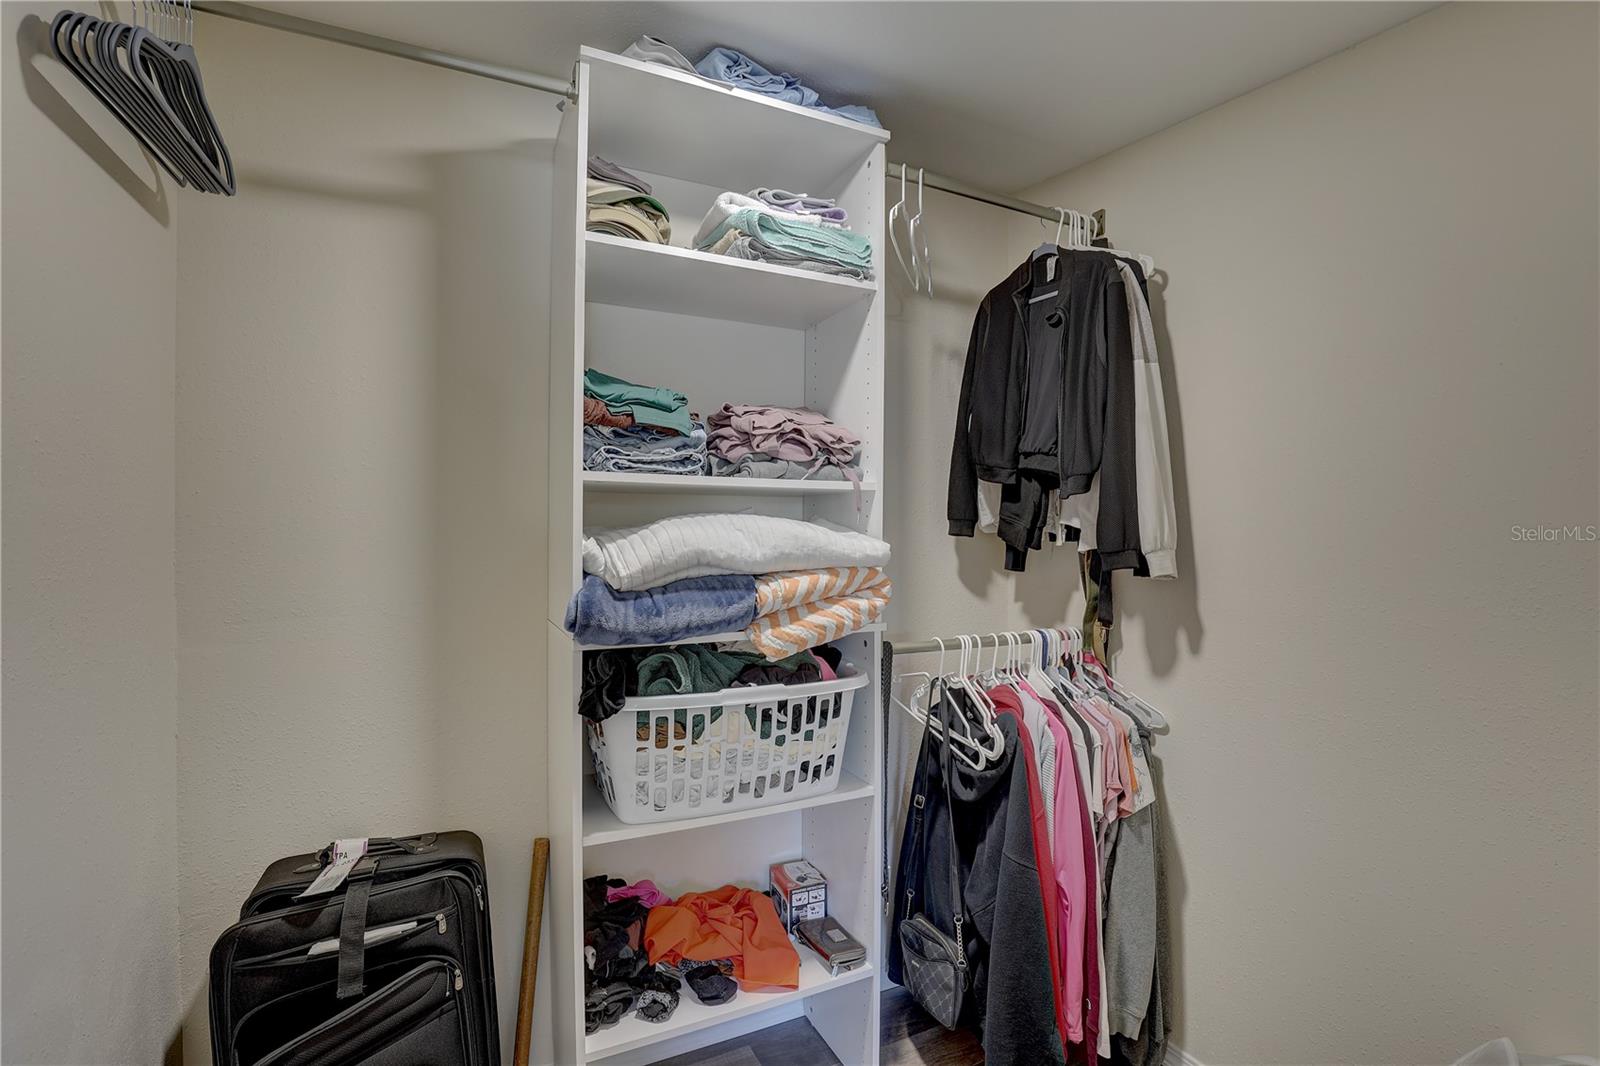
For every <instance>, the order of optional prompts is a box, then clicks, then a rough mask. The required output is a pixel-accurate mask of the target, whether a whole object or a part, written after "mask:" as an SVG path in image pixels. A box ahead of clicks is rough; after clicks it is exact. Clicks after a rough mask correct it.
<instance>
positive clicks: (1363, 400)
mask: <svg viewBox="0 0 1600 1066" xmlns="http://www.w3.org/2000/svg"><path fill="white" fill-rule="evenodd" d="M1596 11H1597V9H1596V7H1595V6H1594V5H1590V4H1584V5H1559V4H1553V5H1544V4H1512V5H1494V4H1490V5H1482V4H1466V5H1451V6H1448V7H1445V8H1441V9H1439V10H1438V11H1436V12H1433V13H1430V14H1428V15H1425V16H1423V17H1422V18H1419V19H1417V20H1415V21H1413V22H1411V23H1409V24H1407V25H1405V26H1403V27H1400V28H1398V29H1396V30H1393V31H1390V32H1389V33H1386V34H1384V35H1382V36H1379V37H1377V38H1375V39H1373V40H1370V41H1368V42H1367V43H1365V44H1362V45H1359V46H1357V47H1355V48H1353V49H1351V50H1349V51H1347V52H1344V53H1342V54H1340V55H1338V56H1335V57H1332V58H1330V59H1328V60H1326V61H1324V62H1322V63H1319V64H1317V65H1315V66H1313V67H1310V68H1308V69H1306V70H1304V71H1301V72H1300V73H1298V74H1295V75H1293V76H1291V77H1288V78H1285V79H1283V80H1281V81H1278V82H1275V83H1273V84H1272V85H1269V86H1266V87H1264V88H1262V89H1260V90H1258V91H1256V92H1254V93H1251V94H1249V95H1248V96H1245V97H1242V98H1240V99H1237V100H1235V101H1233V102H1231V103H1228V104H1226V105H1223V106H1221V107H1219V108H1216V109H1215V110H1212V111H1209V112H1207V113H1205V114H1203V115H1200V116H1198V117H1196V118H1194V119H1192V120H1190V121H1188V122H1185V123H1183V124H1181V125H1179V126H1176V127H1174V128H1172V129H1170V130H1167V131H1165V132H1163V133H1160V134H1157V135H1156V136H1153V137H1151V138H1148V139H1146V140H1144V141H1141V142H1139V143H1137V144H1134V145H1132V146H1130V147H1128V148H1125V149H1123V150H1121V151H1118V152H1116V153H1113V154H1112V155H1110V156H1108V157H1106V158H1104V159H1102V160H1099V161H1097V162H1095V163H1092V164H1089V165H1087V166H1084V167H1082V168H1079V169H1077V170H1075V171H1072V172H1071V173H1069V174H1066V175H1064V176H1063V177H1061V178H1059V179H1057V180H1054V181H1051V182H1049V183H1046V184H1044V185H1042V186H1040V187H1038V188H1034V189H1031V190H1027V191H1025V192H1024V193H1022V194H1021V195H1024V196H1026V197H1027V198H1029V199H1032V200H1035V201H1038V202H1044V203H1061V204H1065V205H1068V206H1073V207H1076V208H1078V209H1080V210H1092V209H1094V208H1097V207H1104V208H1106V209H1107V210H1108V211H1109V214H1110V231H1111V235H1112V237H1113V238H1114V240H1115V241H1116V243H1117V244H1118V246H1119V247H1124V248H1129V249H1134V250H1138V251H1144V252H1149V253H1151V254H1153V255H1155V256H1156V258H1157V260H1158V262H1159V264H1160V265H1161V266H1162V267H1163V268H1164V270H1165V271H1166V275H1167V280H1166V284H1165V285H1164V286H1162V287H1161V289H1160V293H1159V298H1158V299H1156V300H1155V301H1154V302H1155V305H1156V306H1155V318H1156V329H1157V335H1158V340H1159V342H1160V344H1161V349H1162V356H1163V359H1164V360H1165V362H1166V366H1165V368H1164V370H1165V373H1166V385H1167V397H1168V403H1169V408H1168V415H1169V426H1170V429H1171V431H1172V438H1173V442H1174V458H1175V463H1176V468H1177V470H1176V473H1177V480H1178V486H1177V492H1178V506H1179V514H1180V518H1181V526H1180V531H1181V535H1182V540H1183V547H1182V550H1181V552H1180V561H1179V566H1180V572H1181V577H1180V579H1179V580H1178V581H1177V582H1176V583H1174V584H1158V583H1152V582H1145V581H1137V580H1133V579H1126V580H1119V582H1118V586H1117V588H1118V594H1119V596H1120V597H1121V600H1120V604H1121V606H1120V621H1121V625H1122V631H1121V638H1120V643H1121V649H1122V651H1121V654H1120V655H1119V656H1118V657H1117V663H1118V667H1119V669H1120V671H1121V673H1122V674H1123V676H1124V677H1125V678H1126V679H1128V680H1129V681H1130V682H1131V683H1132V684H1133V686H1134V687H1135V688H1136V689H1137V690H1138V691H1141V692H1144V693H1146V694H1147V695H1150V696H1151V697H1152V698H1154V700H1155V702H1156V703H1158V704H1159V705H1160V706H1162V707H1164V708H1166V709H1167V710H1168V711H1169V712H1170V714H1171V716H1172V718H1173V721H1174V729H1173V732H1172V734H1171V735H1170V736H1168V737H1166V738H1164V739H1162V740H1161V741H1160V742H1159V744H1158V748H1159V750H1160V752H1161V754H1162V756H1163V757H1164V760H1165V766H1166V771H1167V772H1166V778H1165V784H1166V788H1167V793H1168V796H1169V804H1170V805H1169V814H1170V819H1171V824H1170V832H1171V839H1172V841H1173V845H1174V851H1175V856H1176V861H1175V862H1174V864H1173V870H1172V875H1171V876H1172V882H1171V884H1172V896H1173V907H1174V909H1175V911H1176V914H1175V919H1176V922H1177V927H1178V933H1179V941H1178V954H1177V965H1178V973H1179V979H1178V985H1179V987H1180V989H1181V998H1180V1000H1179V1002H1178V1020H1179V1026H1178V1029H1177V1031H1176V1032H1175V1033H1174V1039H1175V1041H1176V1042H1177V1044H1178V1045H1179V1046H1181V1047H1183V1048H1184V1050H1186V1051H1188V1052H1189V1053H1191V1054H1192V1055H1194V1056H1196V1057H1197V1058H1198V1059H1199V1060H1200V1061H1202V1062H1205V1063H1208V1064H1212V1066H1215V1064H1221V1063H1243V1062H1255V1063H1266V1062H1272V1063H1324V1062H1386V1063H1399V1062H1407V1063H1425V1062H1429V1063H1437V1062H1448V1061H1451V1060H1453V1059H1454V1058H1455V1057H1456V1056H1458V1055H1459V1054H1461V1053H1463V1052H1465V1051H1466V1050H1468V1049H1470V1048H1472V1047H1473V1046H1474V1045H1476V1044H1477V1043H1479V1042H1481V1041H1484V1040H1487V1039H1490V1038H1491V1037H1494V1036H1497V1035H1500V1034H1505V1035H1509V1036H1511V1037H1512V1038H1513V1039H1514V1040H1515V1041H1516V1043H1517V1045H1518V1046H1519V1047H1521V1048H1523V1049H1524V1050H1527V1051H1536V1052H1537V1051H1543V1052H1546V1053H1555V1052H1561V1051H1584V1052H1587V1053H1588V1054H1590V1055H1594V1054H1596V1053H1597V1052H1600V1032H1597V1025H1600V1009H1597V1008H1600V974H1597V950H1596V944H1597V938H1600V896H1597V888H1596V885H1597V880H1600V879H1597V872H1600V871H1597V864H1600V852H1597V836H1600V833H1597V830H1600V825H1597V812H1600V796H1597V788H1600V783H1597V765H1600V752H1597V730H1596V715H1597V707H1600V695H1597V688H1596V680H1597V679H1596V673H1597V671H1596V665H1597V657H1600V650H1597V646H1600V636H1597V616H1600V593H1597V582H1600V565H1597V554H1600V548H1597V545H1596V544H1594V543H1573V542H1568V543H1557V544H1551V543H1537V542H1534V543H1525V542H1518V541H1516V540H1515V539H1514V538H1513V534H1512V529H1511V527H1512V526H1513V525H1514V524H1520V525H1527V526H1537V525H1540V524H1544V525H1579V526H1589V525H1592V524H1596V523H1600V503H1597V492H1600V466H1597V461H1600V460H1597V452H1600V448H1597V439H1596V438H1597V418H1596V410H1597V395H1600V374H1597V361H1600V335H1597V330H1596V317H1595V314H1596V313H1595V306H1596V305H1595V296H1596V292H1597V290H1600V264H1597V255H1600V252H1597V248H1600V243H1597V242H1600V233H1597V214H1596V189H1597V187H1600V174H1597V163H1596V155H1597V127H1600V114H1597V107H1600V105H1597V98H1600V92H1597V90H1600V85H1597V82H1596V79H1597V69H1600V63H1597V44H1596V42H1597V29H1600V25H1597V18H1596ZM996 216H1000V212H995V211H991V210H989V209H986V208H981V207H957V206H955V205H954V204H950V203H947V201H946V200H945V199H938V200H935V201H933V202H932V205H931V208H930V224H931V228H932V235H933V244H934V249H935V254H936V256H937V260H936V270H941V271H942V274H943V278H944V281H943V285H942V289H943V291H944V293H947V294H950V298H948V299H946V298H944V297H943V296H942V297H941V299H939V300H937V301H935V302H934V303H932V304H927V303H917V302H915V301H914V300H913V301H908V302H907V304H906V305H905V306H906V309H907V310H906V312H905V313H904V314H903V315H902V316H901V318H899V319H898V320H896V319H891V326H890V337H891V350H893V351H895V352H896V353H897V354H896V358H897V359H898V360H899V361H900V365H899V366H898V367H891V371H890V380H891V381H893V382H895V383H896V386H895V388H894V389H892V390H891V395H894V394H895V393H896V392H899V393H901V394H902V396H903V399H902V403H901V406H900V407H899V408H898V410H899V411H900V412H902V417H901V418H900V421H899V425H898V429H897V431H896V432H895V434H894V438H895V440H896V441H897V442H899V448H900V450H899V451H898V453H897V454H895V455H893V456H892V457H891V462H890V475H889V484H890V485H891V486H893V487H894V489H893V490H892V491H895V492H897V493H903V495H897V497H896V505H895V506H891V507H890V509H889V512H888V513H889V514H890V516H891V522H892V523H896V524H897V526H896V528H895V529H894V530H893V535H894V537H895V552H896V566H897V572H896V575H895V576H896V584H895V591H896V607H897V611H896V621H895V623H894V625H893V628H894V629H896V630H898V631H901V632H906V633H908V634H909V633H911V632H913V631H914V632H915V634H916V635H930V634H934V633H940V632H955V631H960V630H962V629H967V630H971V629H975V628H976V629H983V628H997V627H999V626H1001V625H1015V624H1028V623H1030V622H1039V621H1045V620H1055V619H1062V618H1066V619H1076V617H1077V616H1078V615H1079V613H1080V612H1081V600H1080V599H1079V598H1078V596H1077V595H1076V593H1074V592H1070V591H1069V590H1072V589H1075V588H1076V581H1075V579H1074V578H1073V577H1072V575H1071V574H1070V572H1064V571H1060V570H1058V569H1056V568H1054V566H1053V565H1052V566H1048V567H1042V568H1039V569H1038V570H1035V569H1034V568H1033V567H1030V569H1029V571H1028V574H1027V577H1026V578H1025V579H1012V578H1006V577H1001V576H999V565H1000V564H999V555H1000V552H999V548H998V546H997V544H996V543H995V542H994V541H993V540H992V538H991V539H990V540H989V541H987V542H985V543H982V544H980V545H976V546H975V545H973V544H971V543H970V542H961V541H955V542H953V543H952V542H949V541H948V539H947V538H946V539H941V538H943V537H944V534H943V528H942V527H943V511H944V480H943V479H944V476H945V472H946V470H947V464H948V448H949V438H950V430H951V420H952V416H953V412H954V406H955V399H956V391H957V388H958V386H959V381H960V362H959V360H960V352H962V351H964V348H965V344H966V334H967V329H968V328H969V327H970V323H971V315H972V311H973V309H974V308H975V307H976V303H977V300H978V298H979V296H980V295H981V293H982V292H983V291H985V290H986V289H987V288H988V287H989V286H991V285H993V284H994V283H995V282H996V281H998V280H999V279H1000V278H1001V277H1003V276H1004V273H1005V272H1006V270H1007V269H1009V268H1010V267H1011V266H1012V265H1014V264H1015V263H1016V262H1018V261H1020V260H1021V258H1022V257H1023V256H1024V255H1026V254H1027V251H1028V249H1029V248H1031V247H1032V246H1034V245H1036V244H1037V243H1039V241H1040V239H1041V231H1040V229H1039V227H1038V226H1037V225H1036V224H1035V223H1034V222H1033V221H1031V220H1021V221H1017V222H1012V223H1000V224H1008V225H1009V226H1010V229H1011V233H1012V236H1011V240H1010V247H1009V250H1008V251H1007V252H1006V253H1005V254H1000V252H999V250H998V248H997V247H996V246H994V245H990V244H986V243H984V241H985V232H986V230H987V229H989V228H991V227H993V226H994V225H996V224H997V221H998V220H997V217H996ZM1496 219H1500V220H1504V221H1505V223H1506V224H1505V225H1504V226H1500V225H1497V224H1496V222H1495V220H1496ZM910 412H916V414H911V413H910ZM913 620H914V621H913Z"/></svg>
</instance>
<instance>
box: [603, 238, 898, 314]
mask: <svg viewBox="0 0 1600 1066" xmlns="http://www.w3.org/2000/svg"><path fill="white" fill-rule="evenodd" d="M584 238H585V239H584V246H585V258H586V260H587V263H588V270H587V274H586V279H585V286H586V287H585V295H586V298H587V300H588V301H589V302H590V303H599V304H612V305H614V306H617V307H638V308H643V309H645V310H648V311H670V312H671V313H673V314H677V315H694V316H696V317H698V318H718V319H724V320H727V321H733V322H754V323H755V324H757V325H762V326H783V327H785V328H787V329H806V328H808V327H810V326H814V325H816V324H817V323H818V322H821V321H822V320H823V319H826V318H830V317H832V316H833V315H834V314H835V313H836V312H838V311H842V310H843V309H844V308H846V307H848V306H850V305H851V304H853V303H856V302H858V301H860V300H865V299H869V298H871V297H872V296H873V295H874V294H875V293H876V292H877V291H878V285H877V282H875V281H858V280H856V279H855V278H841V277H835V276H833V275H831V274H818V273H817V272H816V271H814V270H801V269H800V268H798V267H787V266H777V265H775V264H772V263H756V262H751V261H750V260H746V259H733V258H730V257H729V256H725V255H712V254H711V253H709V252H697V251H695V250H694V249H692V248H675V247H673V246H672V245H666V244H651V243H650V242H648V241H635V240H629V239H628V238H626V237H615V236H612V235H611V234H609V233H586V234H584Z"/></svg>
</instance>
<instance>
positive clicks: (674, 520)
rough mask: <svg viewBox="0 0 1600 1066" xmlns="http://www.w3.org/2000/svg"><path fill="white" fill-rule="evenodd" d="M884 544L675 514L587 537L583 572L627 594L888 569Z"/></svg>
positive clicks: (783, 525) (795, 525)
mask: <svg viewBox="0 0 1600 1066" xmlns="http://www.w3.org/2000/svg"><path fill="white" fill-rule="evenodd" d="M888 562H889V545H888V544H886V543H884V542H883V541H881V540H879V539H878V538H877V537H870V536H868V535H867V534H865V533H856V532H854V531H852V530H848V529H845V528H843V527H842V526H836V525H833V524H831V523H827V522H822V521H817V522H802V521H800V520H799V519H795V518H779V517H776V516H774V515H759V514H699V515H675V516H673V517H671V518H663V519H660V520H658V521H655V522H651V523H650V524H649V525H645V526H636V527H633V528H630V529H611V530H602V531H598V532H595V533H593V534H590V535H586V536H585V537H584V540H583V569H584V572H585V573H589V574H598V575H599V576H600V577H602V578H604V579H605V580H606V582H607V583H608V584H609V585H611V587H612V588H615V589H621V590H624V591H627V590H631V589H646V588H654V587H655V586H657V585H664V584H666V583H667V582H669V581H677V580H679V579H681V578H686V577H700V576H702V575H705V574H770V573H774V572H776V571H780V570H817V569H821V568H822V567H826V566H886V565H887V564H888Z"/></svg>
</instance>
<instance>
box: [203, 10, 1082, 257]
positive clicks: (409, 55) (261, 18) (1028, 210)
mask: <svg viewBox="0 0 1600 1066" xmlns="http://www.w3.org/2000/svg"><path fill="white" fill-rule="evenodd" d="M192 6H193V8H194V9H195V10H196V11H203V12H205V13H206V14H208V15H220V16H222V17H223V18H230V19H237V20H238V21H240V22H248V23H251V24H252V25H256V26H265V27H267V28H268V29H274V30H283V31H284V32H286V33H298V34H300V35H301V36H302V37H315V38H317V39H318V40H322V41H332V42H333V43H334V44H343V45H348V46H350V47H351V48H362V49H365V50H366V51H368V52H381V53H383V54H384V55H390V56H397V57H399V58H401V59H409V60H412V61H413V62H416V63H427V64H429V65H431V66H435V67H443V68H444V69H446V70H454V71H459V72H460V73H462V74H471V75H472V76H474V77H477V78H489V79H492V80H494V81H503V82H508V83H509V84H511V85H520V86H522V87H523V88H524V89H533V90H536V91H538V92H542V93H550V94H551V95H552V96H560V97H562V98H564V99H567V100H576V99H577V98H578V94H577V93H575V92H574V91H573V89H572V83H571V82H569V81H563V80H562V79H560V78H553V77H551V76H550V75H548V74H536V73H534V72H533V71H531V70H518V69H517V68H516V67H502V66H499V65H498V64H495V63H481V62H479V61H478V60H475V59H468V58H466V57H465V56H458V55H454V54H452V53H450V52H437V51H434V50H433V49H431V48H421V47H418V46H417V45H414V44H407V43H406V42H405V41H396V40H394V39H393V38H390V37H379V36H377V35H376V34H371V33H362V32H360V31H359V30H347V29H344V28H343V27H341V26H332V25H329V24H328V23H326V22H317V21H315V20H313V19H303V18H300V17H298V16H296V15H285V14H282V13H281V12H278V11H269V10H267V9H266V8H261V7H254V6H252V5H250V4H236V3H231V2H229V0H194V2H193V4H192ZM901 165H902V164H900V163H891V164H889V169H891V170H893V171H898V170H899V168H900V167H901ZM906 167H907V172H908V173H909V172H910V170H912V169H913V168H912V167H910V165H909V164H906ZM896 177H898V174H896ZM922 181H923V184H924V185H926V186H927V187H928V188H931V189H938V190H940V191H941V192H947V193H950V194H952V195H954V196H962V197H965V198H967V199H968V200H977V201H978V202H979V203H985V204H989V205H991V206H993V207H999V208H1003V209H1005V210H1007V211H1016V212H1018V213H1020V214H1024V215H1034V216H1036V217H1038V218H1042V219H1045V220H1046V221H1051V222H1054V221H1056V220H1057V219H1058V218H1059V217H1060V216H1059V214H1058V212H1057V211H1056V209H1055V208H1053V207H1046V206H1045V205H1043V204H1035V203H1029V202H1028V201H1027V200H1019V199H1017V198H1016V197H1014V196H1006V195H1004V194H1002V193H995V192H989V191H988V190H987V189H980V188H978V187H977V186H976V185H969V184H967V183H966V182H964V181H958V180H957V179H955V178H947V177H943V176H942V175H939V174H930V173H928V172H926V171H923V173H922ZM1104 215H1105V213H1104V212H1103V211H1096V212H1095V218H1096V220H1097V221H1098V222H1100V229H1101V231H1102V232H1104V230H1105V222H1104Z"/></svg>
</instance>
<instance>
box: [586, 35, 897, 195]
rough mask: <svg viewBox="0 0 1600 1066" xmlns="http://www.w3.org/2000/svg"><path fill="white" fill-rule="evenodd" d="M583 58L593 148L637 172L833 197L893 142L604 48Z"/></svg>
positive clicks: (884, 134) (854, 125)
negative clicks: (850, 174)
mask: <svg viewBox="0 0 1600 1066" xmlns="http://www.w3.org/2000/svg"><path fill="white" fill-rule="evenodd" d="M580 58H581V59H582V60H583V61H584V62H586V63H588V64H589V93H588V95H589V99H588V108H589V150H590V151H591V152H593V153H595V154H597V155H601V156H604V157H606V158H607V159H610V160H611V161H613V162H615V163H618V164H620V165H621V166H623V167H626V168H628V169H629V170H643V171H647V172H649V173H651V174H666V175H669V176H671V177H674V178H682V179H683V180H685V181H693V182H698V183H699V184H701V185H715V186H717V187H718V188H722V189H732V190H733V191H735V192H747V191H748V190H750V189H754V188H756V187H757V186H762V185H765V186H771V187H775V188H781V189H798V190H803V191H805V192H807V193H810V194H812V195H816V196H830V195H833V194H834V193H835V192H836V191H837V190H836V189H835V188H834V184H835V182H836V181H837V180H838V179H839V178H840V176H841V175H843V174H844V173H845V171H846V170H849V169H853V168H855V167H856V166H858V165H859V164H860V163H861V162H862V161H863V160H864V159H866V157H867V156H868V155H869V154H870V153H871V152H872V149H873V148H874V147H876V146H877V145H879V144H883V143H885V142H887V141H888V140H889V133H888V131H887V130H882V129H877V128H875V127H872V126H863V125H862V124H861V123H859V122H852V121H850V120H849V119H846V118H840V117H839V116H838V115H829V114H824V113H823V112H821V111H817V110H815V109H813V108H808V107H801V106H800V105H798V104H790V103H785V102H784V101H781V100H774V99H772V98H771V97H769V96H761V95H759V94H757V93H752V92H748V91H746V90H744V89H735V88H734V87H733V86H731V85H728V84H726V83H724V82H718V81H711V80H710V79H708V78H702V77H700V76H699V75H697V74H690V73H688V72H686V71H681V70H673V69H670V68H667V67H663V66H661V65H660V64H659V63H645V62H642V61H640V60H636V59H628V58H625V57H623V56H619V55H614V54H612V53H610V52H603V51H601V50H599V49H597V48H584V49H582V50H581V52H580ZM835 102H836V103H850V102H851V101H848V100H844V101H835Z"/></svg>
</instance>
